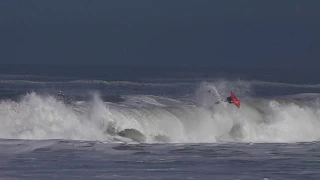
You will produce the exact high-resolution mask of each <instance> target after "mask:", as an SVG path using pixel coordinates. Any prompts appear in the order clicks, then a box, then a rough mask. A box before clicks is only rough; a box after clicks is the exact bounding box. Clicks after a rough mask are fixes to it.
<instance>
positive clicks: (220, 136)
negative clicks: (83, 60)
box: [0, 65, 320, 180]
mask: <svg viewBox="0 0 320 180" xmlns="http://www.w3.org/2000/svg"><path fill="white" fill-rule="evenodd" d="M315 74H319V73H316V72H315V71H314V69H235V68H234V69H229V68H210V67H199V68H195V67H136V66H132V67H130V66H126V67H121V66H114V67H103V66H84V65H83V66H57V65H56V66H50V65H2V66H1V67H0V179H130V180H131V179H170V180H171V179H172V180H174V179H255V180H256V179H261V180H273V179H274V180H279V179H301V180H304V179H320V142H319V140H320V79H319V78H318V77H320V76H316V75H315ZM230 92H234V93H235V94H236V95H237V97H238V98H239V100H240V101H241V107H240V108H237V107H236V106H235V105H234V104H229V103H227V102H225V101H224V99H225V98H226V97H228V96H229V95H230Z"/></svg>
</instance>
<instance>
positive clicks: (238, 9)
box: [0, 0, 320, 67]
mask: <svg viewBox="0 0 320 180" xmlns="http://www.w3.org/2000/svg"><path fill="white" fill-rule="evenodd" d="M0 62H1V63H42V64H44V63H45V64H48V63H49V64H60V63H67V64H107V65H108V64H142V65H201V66H209V65H210V66H232V67H237V66H243V67H257V66H261V67H263V66H268V67H302V66H304V67H315V66H318V65H320V1H318V0H308V1H303V0H300V1H293V0H264V1H263V0H260V1H257V0H251V1H249V0H241V1H240V0H221V1H214V0H157V1H156V0H94V1H93V0H87V1H84V0H51V1H49V0H37V1H36V0H28V1H26V0H1V1H0Z"/></svg>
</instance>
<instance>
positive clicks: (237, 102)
mask: <svg viewBox="0 0 320 180" xmlns="http://www.w3.org/2000/svg"><path fill="white" fill-rule="evenodd" d="M231 98H232V100H233V103H234V104H235V105H236V106H237V107H238V108H240V101H239V100H238V98H237V96H236V95H234V94H233V92H231Z"/></svg>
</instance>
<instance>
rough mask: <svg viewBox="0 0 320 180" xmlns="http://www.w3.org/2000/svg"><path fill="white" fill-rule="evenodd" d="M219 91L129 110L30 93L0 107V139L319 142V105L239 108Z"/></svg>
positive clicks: (204, 87) (263, 103) (151, 100)
mask: <svg viewBox="0 0 320 180" xmlns="http://www.w3.org/2000/svg"><path fill="white" fill-rule="evenodd" d="M223 87H227V89H229V88H230V85H228V84H225V83H222V84H218V85H216V84H211V83H202V84H201V85H200V86H199V88H198V89H197V90H196V92H195V99H194V101H195V102H196V104H197V106H194V105H187V104H183V102H181V101H177V102H179V103H175V104H174V105H172V102H170V103H171V104H164V102H166V101H163V102H161V103H160V102H158V101H157V99H161V98H157V97H152V96H130V97H129V98H127V100H128V101H125V102H123V104H129V105H128V106H119V105H115V104H113V103H105V102H103V101H102V100H101V98H100V97H99V94H97V93H94V94H93V98H92V101H90V102H86V103H80V104H77V103H73V104H64V103H63V102H61V101H59V100H57V99H56V98H54V97H53V96H44V95H38V94H36V93H30V94H27V95H25V96H24V97H23V98H22V99H21V100H20V101H18V102H13V101H8V100H7V101H2V102H1V103H0V123H1V126H0V138H9V139H11V138H14V139H73V140H101V141H113V139H114V138H113V137H111V135H110V134H108V133H107V132H106V130H107V129H108V128H110V127H112V128H113V129H114V130H115V131H116V132H119V131H122V130H125V129H135V130H136V131H138V132H140V133H142V134H143V135H144V136H145V137H146V141H147V142H154V141H155V139H154V137H155V136H158V135H161V136H165V137H167V138H169V139H170V141H171V142H183V143H186V142H192V143H194V142H217V141H232V142H239V141H240V142H298V141H316V140H319V138H320V131H319V128H320V119H319V115H320V111H319V110H318V109H319V103H313V104H310V103H309V104H308V105H305V104H304V103H303V102H301V103H299V104H295V103H293V102H290V101H283V100H281V101H278V100H271V99H263V100H255V101H250V102H249V101H246V100H245V98H243V99H241V100H242V104H241V108H240V109H239V108H237V107H236V106H234V105H233V104H228V103H220V104H215V103H214V102H216V101H217V100H219V98H225V97H226V96H227V95H228V94H227V93H225V94H224V93H221V92H226V91H225V90H224V89H223ZM230 89H237V87H231V88H230ZM208 90H211V91H213V92H214V94H210V93H208ZM240 95H241V93H240ZM133 102H140V105H138V104H135V103H133ZM141 103H144V104H143V106H141ZM78 106H79V107H78ZM257 107H259V108H257ZM118 139H120V138H119V137H118ZM115 141H116V140H115Z"/></svg>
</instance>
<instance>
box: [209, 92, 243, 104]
mask: <svg viewBox="0 0 320 180" xmlns="http://www.w3.org/2000/svg"><path fill="white" fill-rule="evenodd" d="M208 92H209V93H211V91H210V90H209V91H208ZM222 101H225V102H229V103H230V104H232V103H233V104H235V105H236V106H237V107H238V108H240V101H239V100H238V98H237V97H236V95H234V93H233V92H231V95H230V96H229V97H227V98H226V99H224V100H222ZM215 104H219V101H218V102H216V103H215Z"/></svg>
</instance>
